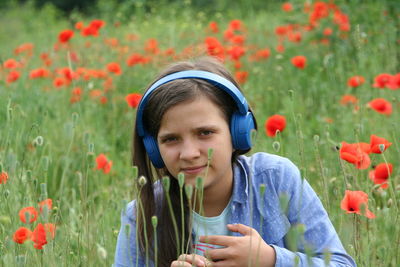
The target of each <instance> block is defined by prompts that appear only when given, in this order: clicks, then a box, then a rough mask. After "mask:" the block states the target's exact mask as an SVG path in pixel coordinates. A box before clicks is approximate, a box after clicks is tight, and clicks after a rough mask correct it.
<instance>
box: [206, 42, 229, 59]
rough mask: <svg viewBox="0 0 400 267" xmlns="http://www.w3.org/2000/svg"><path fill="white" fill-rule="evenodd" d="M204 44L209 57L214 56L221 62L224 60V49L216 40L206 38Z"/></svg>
mask: <svg viewBox="0 0 400 267" xmlns="http://www.w3.org/2000/svg"><path fill="white" fill-rule="evenodd" d="M204 42H205V44H206V47H207V52H208V54H209V55H210V56H215V57H217V58H219V59H221V60H223V59H224V58H225V48H224V46H223V45H222V44H221V43H220V42H219V41H218V39H217V38H215V37H212V36H208V37H206V39H205V40H204Z"/></svg>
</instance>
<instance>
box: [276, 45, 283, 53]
mask: <svg viewBox="0 0 400 267" xmlns="http://www.w3.org/2000/svg"><path fill="white" fill-rule="evenodd" d="M275 50H276V52H278V53H283V52H285V46H284V45H283V44H278V45H277V46H276V47H275Z"/></svg>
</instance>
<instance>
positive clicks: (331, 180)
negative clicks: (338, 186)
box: [329, 177, 337, 184]
mask: <svg viewBox="0 0 400 267" xmlns="http://www.w3.org/2000/svg"><path fill="white" fill-rule="evenodd" d="M336 179H337V178H336V177H332V178H331V179H330V180H329V183H330V184H333V183H334V182H336Z"/></svg>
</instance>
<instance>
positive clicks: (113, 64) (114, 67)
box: [107, 62, 122, 75]
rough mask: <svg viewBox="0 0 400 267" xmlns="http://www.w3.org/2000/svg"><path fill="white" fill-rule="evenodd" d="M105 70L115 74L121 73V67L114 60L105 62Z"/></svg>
mask: <svg viewBox="0 0 400 267" xmlns="http://www.w3.org/2000/svg"><path fill="white" fill-rule="evenodd" d="M107 70H108V71H109V72H112V73H115V74H116V75H120V74H121V73H122V71H121V67H120V66H119V64H118V63H116V62H111V63H108V64H107Z"/></svg>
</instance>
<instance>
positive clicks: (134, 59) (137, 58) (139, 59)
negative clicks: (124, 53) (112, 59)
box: [126, 53, 144, 67]
mask: <svg viewBox="0 0 400 267" xmlns="http://www.w3.org/2000/svg"><path fill="white" fill-rule="evenodd" d="M143 59H144V57H143V56H142V55H141V54H138V53H133V54H132V55H131V56H130V57H129V58H128V59H127V60H126V65H128V66H129V67H132V66H134V65H136V64H139V63H143Z"/></svg>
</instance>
